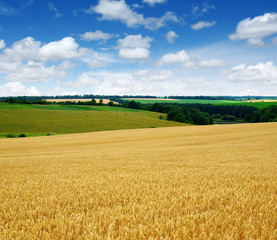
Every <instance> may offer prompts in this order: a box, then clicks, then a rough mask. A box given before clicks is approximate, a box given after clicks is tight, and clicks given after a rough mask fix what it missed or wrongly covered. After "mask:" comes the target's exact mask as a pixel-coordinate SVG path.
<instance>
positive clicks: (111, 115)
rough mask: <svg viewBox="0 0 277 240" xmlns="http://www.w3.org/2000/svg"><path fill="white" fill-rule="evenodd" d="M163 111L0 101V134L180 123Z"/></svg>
mask: <svg viewBox="0 0 277 240" xmlns="http://www.w3.org/2000/svg"><path fill="white" fill-rule="evenodd" d="M160 116H162V117H163V119H166V114H160V113H154V112H149V111H141V110H133V109H129V108H118V107H109V106H82V105H28V104H0V137H5V136H6V135H7V134H8V133H15V134H20V133H25V134H27V136H34V135H37V134H38V135H46V134H48V133H50V134H64V133H80V132H93V131H105V130H119V129H134V128H149V127H170V126H184V125H185V124H182V123H177V122H170V121H166V120H161V119H159V118H160Z"/></svg>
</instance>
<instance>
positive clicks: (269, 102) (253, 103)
mask: <svg viewBox="0 0 277 240" xmlns="http://www.w3.org/2000/svg"><path fill="white" fill-rule="evenodd" d="M124 99H125V100H129V101H130V100H135V101H136V102H140V103H142V104H149V103H180V104H186V103H200V104H213V105H247V106H254V107H257V108H266V107H269V106H272V105H277V101H276V100H266V101H255V100H254V101H238V100H234V101H231V100H230V101H229V100H202V99H155V98H152V99H151V98H150V99H145V98H143V99H140V98H136V99H134V98H124Z"/></svg>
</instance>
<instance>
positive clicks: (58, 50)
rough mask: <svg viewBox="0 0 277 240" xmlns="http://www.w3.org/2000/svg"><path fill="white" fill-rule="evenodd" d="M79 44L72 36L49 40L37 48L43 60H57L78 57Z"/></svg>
mask: <svg viewBox="0 0 277 240" xmlns="http://www.w3.org/2000/svg"><path fill="white" fill-rule="evenodd" d="M78 48H79V44H77V43H76V42H75V40H74V38H72V37H65V38H63V39H62V40H60V41H54V42H50V43H48V44H46V45H43V46H42V47H41V48H40V50H39V55H40V56H41V58H42V59H43V60H46V61H47V60H48V61H49V60H52V61H59V60H63V59H71V58H76V57H79V56H80V54H79V52H78Z"/></svg>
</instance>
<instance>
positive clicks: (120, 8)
mask: <svg viewBox="0 0 277 240" xmlns="http://www.w3.org/2000/svg"><path fill="white" fill-rule="evenodd" d="M86 12H87V13H90V14H91V13H93V12H95V13H98V14H100V15H101V18H100V20H118V21H121V22H123V23H125V24H126V25H127V26H128V27H137V26H140V25H141V26H144V27H145V28H147V29H150V30H156V29H158V28H160V27H163V26H164V25H165V24H166V22H178V18H177V17H176V15H175V14H174V13H172V12H167V13H166V14H165V15H164V16H163V17H161V18H156V17H149V18H145V17H144V16H143V14H139V13H137V12H135V11H133V10H132V9H131V8H130V6H129V5H127V4H126V3H125V0H120V1H115V0H100V1H99V3H98V5H96V6H94V7H92V6H91V7H90V8H89V10H87V11H86Z"/></svg>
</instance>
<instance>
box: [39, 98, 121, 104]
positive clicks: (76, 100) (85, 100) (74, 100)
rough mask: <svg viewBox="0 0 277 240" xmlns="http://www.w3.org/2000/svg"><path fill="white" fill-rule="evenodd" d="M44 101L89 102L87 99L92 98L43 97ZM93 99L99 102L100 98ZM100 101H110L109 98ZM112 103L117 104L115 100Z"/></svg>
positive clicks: (105, 102)
mask: <svg viewBox="0 0 277 240" xmlns="http://www.w3.org/2000/svg"><path fill="white" fill-rule="evenodd" d="M44 100H45V101H46V102H89V101H91V100H92V99H91V98H87V99H84V98H81V99H71V98H69V99H44ZM95 101H96V102H97V103H99V102H100V99H99V98H97V99H95ZM102 101H103V103H104V104H107V103H109V102H110V100H109V99H102ZM113 103H114V104H118V103H117V102H113Z"/></svg>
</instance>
